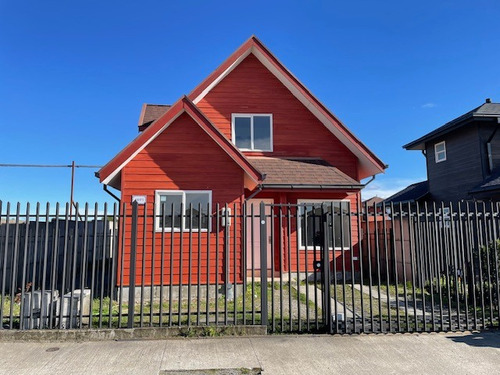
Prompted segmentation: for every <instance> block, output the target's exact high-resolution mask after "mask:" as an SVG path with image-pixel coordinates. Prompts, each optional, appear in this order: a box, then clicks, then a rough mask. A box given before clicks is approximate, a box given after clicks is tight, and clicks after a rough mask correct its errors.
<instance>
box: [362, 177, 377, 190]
mask: <svg viewBox="0 0 500 375" xmlns="http://www.w3.org/2000/svg"><path fill="white" fill-rule="evenodd" d="M373 180H375V175H373V176H372V178H370V180H369V181H368V182H367V183H366V184H364V185H363V188H365V187H366V185H368V184H369V183H371V182H373Z"/></svg>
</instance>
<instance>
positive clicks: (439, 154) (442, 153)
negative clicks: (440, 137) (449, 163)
mask: <svg viewBox="0 0 500 375" xmlns="http://www.w3.org/2000/svg"><path fill="white" fill-rule="evenodd" d="M434 153H435V154H436V163H439V162H441V161H445V160H446V144H445V143H444V141H443V142H439V143H436V144H435V145H434Z"/></svg>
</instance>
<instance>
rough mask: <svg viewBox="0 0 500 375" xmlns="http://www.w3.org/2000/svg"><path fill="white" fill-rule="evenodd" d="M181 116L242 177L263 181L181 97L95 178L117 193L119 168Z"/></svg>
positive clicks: (255, 170) (196, 110)
mask: <svg viewBox="0 0 500 375" xmlns="http://www.w3.org/2000/svg"><path fill="white" fill-rule="evenodd" d="M184 112H185V113H187V114H188V115H189V116H191V118H193V120H194V121H195V122H196V123H197V124H198V125H199V126H200V127H201V128H202V129H203V130H204V131H205V132H206V133H207V134H208V135H209V136H210V137H211V138H212V139H213V140H214V141H215V142H216V143H217V144H218V145H219V146H220V147H221V148H222V149H223V150H224V151H225V152H226V153H227V154H228V155H229V156H230V157H231V158H232V159H233V160H234V161H235V162H236V163H237V164H238V165H239V166H240V167H241V168H242V169H243V170H244V171H245V173H246V175H247V176H248V177H249V178H250V179H251V180H252V181H253V182H254V183H255V184H258V183H260V182H261V181H262V180H263V176H262V174H261V173H260V171H258V170H257V169H256V168H255V167H254V166H253V165H252V164H251V163H250V162H249V161H248V159H247V158H245V156H244V155H243V154H242V153H241V152H240V151H239V150H238V149H237V148H236V146H234V145H233V144H232V143H231V141H229V140H228V139H227V138H226V137H225V136H224V135H223V134H222V133H221V132H220V131H219V129H217V128H216V127H215V126H214V125H213V124H212V123H211V122H210V120H208V119H207V118H206V117H205V115H204V114H203V113H202V112H201V111H200V110H199V109H198V107H196V105H195V104H194V103H193V102H192V101H191V100H189V98H187V97H186V96H184V97H182V98H181V99H179V100H178V101H177V102H176V103H175V104H173V105H172V107H171V108H170V109H169V110H168V111H167V112H165V113H164V114H163V115H162V116H161V117H160V118H159V119H157V120H156V121H154V122H153V123H152V124H151V125H150V126H149V127H148V128H147V129H145V130H144V131H143V132H142V133H141V134H139V135H138V136H137V137H136V138H135V139H134V140H133V141H132V142H130V143H129V144H128V145H127V146H126V147H125V148H124V149H123V150H122V151H121V152H120V153H119V154H117V155H116V156H115V157H114V158H113V159H111V161H109V162H108V163H107V164H106V165H105V166H104V167H102V168H101V169H100V170H99V172H98V176H99V180H100V182H102V183H103V184H106V185H110V186H112V187H114V188H117V189H120V186H119V181H120V172H121V170H122V169H123V167H124V166H125V165H126V164H127V163H128V162H129V161H130V160H132V159H133V158H134V157H135V156H136V155H137V154H138V153H139V152H140V151H141V150H143V149H144V148H145V147H146V146H147V145H148V144H149V143H151V141H153V140H154V139H155V138H156V137H157V136H158V135H159V134H161V133H162V132H163V131H164V130H165V129H167V128H168V126H169V125H170V124H171V123H173V122H174V121H175V119H177V117H179V116H180V115H181V114H182V113H184Z"/></svg>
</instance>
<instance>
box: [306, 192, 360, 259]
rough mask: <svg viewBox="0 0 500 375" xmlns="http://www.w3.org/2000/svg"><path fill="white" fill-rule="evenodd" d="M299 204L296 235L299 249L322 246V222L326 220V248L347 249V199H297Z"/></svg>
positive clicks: (349, 240)
mask: <svg viewBox="0 0 500 375" xmlns="http://www.w3.org/2000/svg"><path fill="white" fill-rule="evenodd" d="M297 204H299V209H298V210H299V228H298V237H299V241H300V243H299V244H300V248H301V249H314V248H315V247H316V248H318V249H319V247H321V246H323V242H324V238H323V229H324V228H323V225H324V224H323V223H324V221H326V229H327V241H328V248H329V249H330V250H333V249H334V248H335V249H336V250H341V249H344V250H345V249H349V248H350V244H351V239H350V234H351V231H350V222H349V201H339V200H311V199H308V200H306V199H302V200H297Z"/></svg>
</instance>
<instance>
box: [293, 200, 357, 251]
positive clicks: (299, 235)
mask: <svg viewBox="0 0 500 375" xmlns="http://www.w3.org/2000/svg"><path fill="white" fill-rule="evenodd" d="M342 202H347V203H348V205H349V210H350V209H351V201H350V200H349V199H326V200H325V199H297V205H299V206H300V205H301V204H304V203H305V204H307V203H320V204H324V205H325V206H327V207H328V206H329V205H331V203H342ZM341 207H342V205H341ZM299 208H300V207H299ZM298 219H299V220H298V225H299V227H298V228H297V241H299V250H314V248H315V247H314V246H307V245H306V246H303V245H302V214H301V213H299V218H298ZM341 225H342V224H341ZM349 228H350V229H349V232H350V233H351V236H352V223H349ZM332 241H335V240H334V239H332ZM349 243H352V238H351V239H350V241H349ZM316 249H318V246H316ZM350 249H351V247H350V246H349V244H347V245H346V244H344V247H343V248H342V246H335V251H347V250H350ZM328 250H329V251H333V250H334V248H333V247H328Z"/></svg>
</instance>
